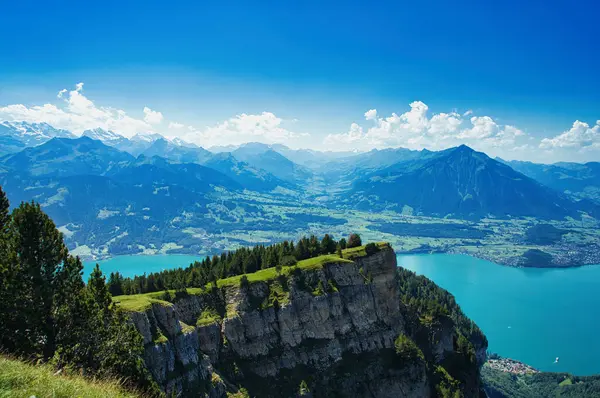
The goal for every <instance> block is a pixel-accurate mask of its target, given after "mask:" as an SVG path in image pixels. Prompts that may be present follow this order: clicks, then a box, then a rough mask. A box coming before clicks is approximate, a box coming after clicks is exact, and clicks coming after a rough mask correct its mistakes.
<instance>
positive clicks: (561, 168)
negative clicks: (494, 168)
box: [506, 160, 600, 202]
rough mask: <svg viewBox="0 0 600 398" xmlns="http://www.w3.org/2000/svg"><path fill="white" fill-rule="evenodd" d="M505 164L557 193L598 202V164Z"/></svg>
mask: <svg viewBox="0 0 600 398" xmlns="http://www.w3.org/2000/svg"><path fill="white" fill-rule="evenodd" d="M506 164H508V165H509V166H510V167H512V168H513V169H515V170H517V171H518V172H520V173H523V174H525V175H526V176H528V177H530V178H533V179H534V180H536V181H538V182H540V183H542V184H544V185H546V186H548V187H550V188H553V189H556V190H557V191H560V192H564V193H566V194H570V195H573V196H575V197H578V198H586V199H590V200H594V201H597V202H600V162H589V163H584V164H581V163H566V162H564V163H555V164H537V163H531V162H522V161H517V160H513V161H510V162H506Z"/></svg>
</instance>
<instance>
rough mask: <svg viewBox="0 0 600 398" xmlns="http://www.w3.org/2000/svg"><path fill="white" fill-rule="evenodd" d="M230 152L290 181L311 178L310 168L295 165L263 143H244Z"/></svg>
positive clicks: (301, 180)
mask: <svg viewBox="0 0 600 398" xmlns="http://www.w3.org/2000/svg"><path fill="white" fill-rule="evenodd" d="M231 154H232V155H233V156H234V157H235V158H236V159H239V160H241V161H243V162H246V163H248V164H250V165H251V166H253V167H255V168H258V169H262V170H265V171H267V172H269V173H271V174H273V175H274V176H275V177H277V178H279V179H281V180H284V181H288V182H290V183H294V184H304V183H306V182H307V181H308V180H310V179H311V178H312V172H311V171H310V170H308V169H306V168H305V167H302V166H300V165H297V164H296V163H294V162H292V161H291V160H289V159H288V158H286V157H285V156H283V155H282V154H280V153H279V152H276V151H275V150H273V149H272V148H271V147H270V146H268V145H265V144H260V143H256V142H252V143H248V144H244V145H242V146H240V147H239V148H238V149H236V150H235V151H233V152H231Z"/></svg>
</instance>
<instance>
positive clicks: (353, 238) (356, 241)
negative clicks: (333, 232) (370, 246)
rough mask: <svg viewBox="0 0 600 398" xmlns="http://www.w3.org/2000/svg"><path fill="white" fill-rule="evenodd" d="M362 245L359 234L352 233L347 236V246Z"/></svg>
mask: <svg viewBox="0 0 600 398" xmlns="http://www.w3.org/2000/svg"><path fill="white" fill-rule="evenodd" d="M358 246H362V241H361V240H360V235H358V234H352V235H350V236H349V237H348V244H347V247H348V248H352V247H358Z"/></svg>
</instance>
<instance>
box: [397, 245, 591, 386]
mask: <svg viewBox="0 0 600 398" xmlns="http://www.w3.org/2000/svg"><path fill="white" fill-rule="evenodd" d="M398 265H400V266H403V267H405V268H407V269H410V270H412V271H414V272H416V273H417V274H420V275H425V276H426V277H428V278H429V279H431V280H433V281H434V282H435V283H437V284H438V285H439V286H441V287H443V288H444V289H446V290H448V291H450V292H451V293H452V294H453V295H454V297H455V298H456V301H457V302H458V304H459V305H460V306H461V308H462V310H463V312H464V313H465V314H466V315H467V316H469V317H470V318H471V319H473V320H474V321H475V322H476V323H477V324H478V325H479V327H480V328H481V329H482V330H483V332H484V333H485V334H486V336H487V337H488V340H489V350H490V351H492V352H496V353H498V354H500V355H501V356H504V357H509V358H514V359H517V360H520V361H523V362H525V363H528V364H530V365H531V366H533V367H535V368H538V369H540V370H544V371H554V372H571V373H574V374H577V375H590V374H594V373H596V374H597V373H600V333H599V332H600V290H599V289H598V288H599V287H600V283H599V282H600V265H592V266H585V267H581V268H568V269H531V268H530V269H521V268H510V267H504V266H500V265H496V264H494V263H491V262H488V261H484V260H479V259H476V258H473V257H469V256H464V255H450V254H428V255H400V256H398ZM556 357H560V361H559V363H557V364H554V363H553V362H554V359H555V358H556Z"/></svg>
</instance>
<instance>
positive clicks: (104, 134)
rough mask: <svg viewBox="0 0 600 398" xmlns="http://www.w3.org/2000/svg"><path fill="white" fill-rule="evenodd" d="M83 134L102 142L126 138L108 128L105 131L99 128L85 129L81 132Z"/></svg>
mask: <svg viewBox="0 0 600 398" xmlns="http://www.w3.org/2000/svg"><path fill="white" fill-rule="evenodd" d="M83 136H85V137H89V138H91V139H93V140H100V141H102V142H115V141H123V140H126V138H125V137H123V136H122V135H121V134H119V133H115V132H114V131H110V130H108V131H106V130H104V129H100V128H97V129H93V130H86V131H84V132H83Z"/></svg>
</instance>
